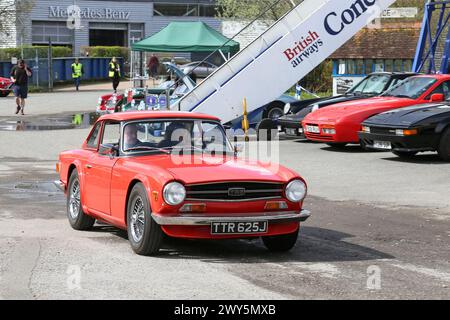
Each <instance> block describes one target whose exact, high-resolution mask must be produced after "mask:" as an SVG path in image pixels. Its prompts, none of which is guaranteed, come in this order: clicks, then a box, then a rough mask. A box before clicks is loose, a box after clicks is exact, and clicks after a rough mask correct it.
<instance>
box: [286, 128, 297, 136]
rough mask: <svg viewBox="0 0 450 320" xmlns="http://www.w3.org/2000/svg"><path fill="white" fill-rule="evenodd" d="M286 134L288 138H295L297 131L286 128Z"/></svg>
mask: <svg viewBox="0 0 450 320" xmlns="http://www.w3.org/2000/svg"><path fill="white" fill-rule="evenodd" d="M286 134H288V135H290V136H296V135H297V130H295V129H292V128H286Z"/></svg>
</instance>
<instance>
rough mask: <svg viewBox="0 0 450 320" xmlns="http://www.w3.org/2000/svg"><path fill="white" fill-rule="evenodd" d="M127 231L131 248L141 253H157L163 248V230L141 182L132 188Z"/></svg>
mask: <svg viewBox="0 0 450 320" xmlns="http://www.w3.org/2000/svg"><path fill="white" fill-rule="evenodd" d="M127 231H128V240H129V241H130V245H131V248H132V249H133V251H134V252H136V253H137V254H139V255H143V256H149V255H155V254H157V253H158V252H159V249H160V248H161V243H162V239H163V231H162V230H161V227H160V226H159V225H158V224H157V223H156V222H155V220H153V218H152V216H151V209H150V203H149V201H148V197H147V191H146V190H145V188H144V186H143V185H142V184H141V183H138V184H136V185H135V186H134V187H133V189H132V190H131V193H130V197H129V198H128V205H127Z"/></svg>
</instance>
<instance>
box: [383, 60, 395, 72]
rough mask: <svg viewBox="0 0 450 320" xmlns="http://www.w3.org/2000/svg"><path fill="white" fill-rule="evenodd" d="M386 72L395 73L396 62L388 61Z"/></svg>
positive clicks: (385, 63) (385, 66) (385, 64)
mask: <svg viewBox="0 0 450 320" xmlns="http://www.w3.org/2000/svg"><path fill="white" fill-rule="evenodd" d="M384 71H386V72H393V71H394V60H391V59H388V60H386V61H385V62H384Z"/></svg>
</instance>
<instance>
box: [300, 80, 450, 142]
mask: <svg viewBox="0 0 450 320" xmlns="http://www.w3.org/2000/svg"><path fill="white" fill-rule="evenodd" d="M448 98H450V75H420V76H415V77H411V78H408V79H406V80H404V81H403V82H401V83H400V84H399V85H397V86H395V87H394V88H392V89H391V90H389V91H387V92H386V93H384V94H383V95H381V96H379V97H375V98H370V99H363V100H358V101H351V102H345V103H338V104H335V105H333V106H329V107H325V108H322V109H319V110H317V111H315V112H313V113H310V114H309V115H308V116H306V117H305V119H304V120H303V122H302V125H303V129H304V132H305V136H306V138H307V139H309V140H312V141H318V142H325V143H327V144H329V145H330V146H333V147H343V146H345V145H347V144H348V143H360V141H359V138H358V132H359V131H361V123H362V122H363V121H364V120H366V119H368V118H370V117H372V116H374V115H376V114H379V113H382V112H385V111H389V110H392V109H397V108H403V107H409V106H413V105H419V104H424V103H429V102H442V101H443V100H444V99H448Z"/></svg>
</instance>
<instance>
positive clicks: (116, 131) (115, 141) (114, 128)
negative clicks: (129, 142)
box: [102, 123, 120, 146]
mask: <svg viewBox="0 0 450 320" xmlns="http://www.w3.org/2000/svg"><path fill="white" fill-rule="evenodd" d="M119 139H120V123H106V124H105V128H104V129H103V139H102V144H109V145H117V146H118V145H119Z"/></svg>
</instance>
